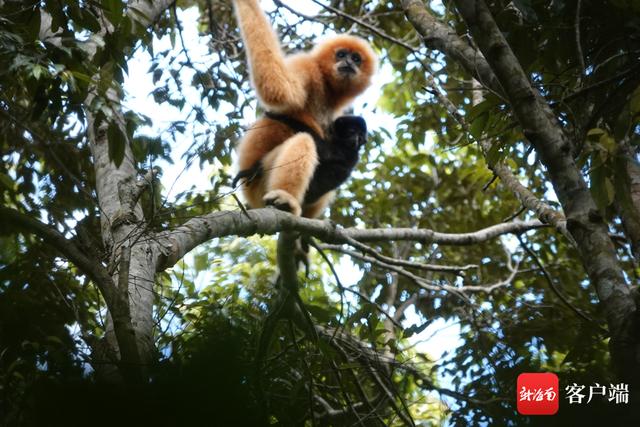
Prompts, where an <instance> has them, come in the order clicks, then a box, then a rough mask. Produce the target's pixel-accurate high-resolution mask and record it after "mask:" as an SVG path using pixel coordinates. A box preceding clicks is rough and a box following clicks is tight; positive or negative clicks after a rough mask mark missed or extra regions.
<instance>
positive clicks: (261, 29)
mask: <svg viewBox="0 0 640 427" xmlns="http://www.w3.org/2000/svg"><path fill="white" fill-rule="evenodd" d="M233 3H234V5H235V11H236V17H237V19H238V24H239V26H240V31H241V33H242V39H243V40H244V44H245V49H246V51H247V59H248V62H249V71H250V73H251V78H252V80H253V85H254V87H255V90H256V92H257V93H258V97H259V98H260V100H261V101H262V102H263V103H264V104H265V105H266V106H267V108H269V107H270V108H271V109H274V110H276V111H278V112H286V111H290V110H300V109H302V108H303V107H304V105H305V102H306V100H307V91H306V88H305V81H306V77H307V76H306V75H304V73H299V72H297V73H295V74H294V73H292V72H291V71H290V70H288V69H287V65H286V64H285V60H284V55H283V53H282V49H281V47H280V42H279V41H278V38H277V36H276V33H275V32H274V30H273V28H271V24H269V21H268V20H267V17H266V16H265V14H264V12H263V11H262V10H261V9H260V5H259V3H258V1H257V0H234V1H233Z"/></svg>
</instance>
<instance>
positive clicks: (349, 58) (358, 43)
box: [312, 34, 378, 96]
mask: <svg viewBox="0 0 640 427" xmlns="http://www.w3.org/2000/svg"><path fill="white" fill-rule="evenodd" d="M312 55H313V57H314V59H315V61H316V63H317V64H318V66H319V68H320V70H321V71H322V74H323V76H324V78H325V81H326V82H327V83H329V85H330V86H331V87H333V88H334V90H336V91H339V92H341V93H342V94H344V95H345V96H355V95H357V94H359V93H362V91H363V90H364V89H366V87H367V86H369V82H370V80H371V76H372V75H373V74H374V73H375V71H376V69H377V63H378V59H377V58H376V55H375V53H374V52H373V50H372V49H371V46H370V45H369V43H367V42H366V41H365V40H363V39H361V38H359V37H354V36H350V35H345V34H343V35H338V36H333V37H331V38H329V39H327V40H324V41H322V42H320V43H319V44H318V45H317V46H316V47H315V48H314V50H313V53H312Z"/></svg>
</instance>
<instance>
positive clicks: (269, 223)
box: [155, 208, 546, 271]
mask: <svg viewBox="0 0 640 427" xmlns="http://www.w3.org/2000/svg"><path fill="white" fill-rule="evenodd" d="M543 227H546V225H544V224H543V223H541V222H540V221H527V222H510V223H505V224H497V225H494V226H491V227H487V228H485V229H482V230H478V231H475V232H472V233H460V234H456V233H439V232H436V231H433V230H428V229H415V228H386V229H369V230H365V229H357V228H347V229H344V228H338V227H336V225H335V224H332V223H331V222H328V221H321V220H316V219H308V218H299V217H295V216H293V215H290V214H288V213H285V212H281V211H278V210H276V209H270V208H266V209H252V210H250V211H247V212H246V213H244V212H240V211H222V212H215V213H211V214H208V215H204V216H199V217H196V218H192V219H190V220H189V221H187V222H186V223H185V224H183V225H182V226H180V227H177V228H175V229H173V230H169V231H164V232H161V233H158V234H157V235H156V236H155V240H156V241H157V242H158V244H159V245H160V246H161V248H162V253H163V257H160V259H159V261H158V265H157V270H158V271H162V270H164V269H165V268H168V267H170V266H172V265H174V264H175V263H176V262H178V261H179V260H180V259H181V258H182V257H183V256H184V255H185V254H186V253H187V252H189V251H191V250H192V249H194V248H195V247H196V246H198V245H200V244H202V243H205V242H207V241H209V240H211V239H214V238H216V237H224V236H231V235H237V236H244V237H246V236H251V235H253V234H275V233H277V232H280V231H282V230H292V231H297V232H300V233H302V234H305V235H309V236H313V237H316V238H318V239H320V240H322V241H324V242H327V243H348V242H349V239H353V240H356V241H358V242H376V241H390V240H408V241H414V242H420V243H437V244H440V245H453V246H465V245H472V244H477V243H481V242H484V241H487V240H490V239H493V238H495V237H498V236H500V235H503V234H510V233H512V234H518V233H523V232H525V231H529V230H533V229H537V228H543Z"/></svg>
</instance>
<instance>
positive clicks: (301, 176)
mask: <svg viewBox="0 0 640 427" xmlns="http://www.w3.org/2000/svg"><path fill="white" fill-rule="evenodd" d="M233 3H234V6H235V12H236V17H237V19H238V23H239V26H240V30H241V33H242V39H243V40H244V44H245V49H246V52H247V59H248V64H249V72H250V75H251V81H252V83H253V87H254V88H255V90H256V92H257V95H258V99H259V101H260V102H261V104H262V106H263V107H264V108H265V110H267V111H268V112H270V113H274V114H277V115H286V116H287V117H290V118H292V119H294V120H296V121H298V122H301V123H303V124H304V125H306V126H308V127H309V128H310V129H312V130H313V131H314V132H315V133H316V134H317V135H318V136H320V137H321V138H324V136H325V133H326V131H327V130H328V129H329V127H330V126H331V124H332V123H333V121H334V119H335V118H336V117H337V116H339V115H340V114H341V113H342V111H343V110H344V109H345V108H346V107H347V106H348V105H349V104H350V103H351V102H352V101H353V99H354V98H355V97H356V96H357V95H359V94H361V93H362V92H363V91H364V90H365V89H366V88H367V87H368V86H369V84H370V82H371V77H372V75H373V74H374V73H375V71H376V69H377V58H376V55H375V53H374V52H373V50H372V49H371V46H370V45H369V44H368V43H367V42H366V41H365V40H363V39H361V38H358V37H354V36H349V35H338V36H334V37H332V38H329V39H327V40H325V41H323V42H321V43H320V44H318V45H317V46H315V47H314V48H313V49H312V50H310V51H308V52H302V53H297V54H294V55H289V56H286V57H285V56H284V55H283V53H282V49H281V47H280V43H279V41H278V38H277V36H276V34H275V32H274V30H273V28H272V27H271V25H270V24H269V22H268V20H267V17H266V16H265V14H264V12H262V10H261V8H260V5H259V3H258V1H257V0H234V1H233ZM237 151H238V163H239V164H238V166H239V168H238V169H239V170H240V171H245V170H249V169H252V168H255V166H256V165H257V164H258V163H259V162H260V163H261V167H262V171H263V173H261V174H260V175H259V176H256V177H255V179H248V180H246V181H245V185H244V186H243V193H244V196H245V199H246V201H247V203H248V204H249V206H250V207H252V208H258V207H263V206H265V205H272V206H275V207H277V208H279V209H283V210H286V211H289V212H291V213H293V214H294V215H303V216H305V217H310V218H314V217H317V216H319V215H320V214H321V213H322V211H323V210H324V209H325V207H326V206H327V205H328V204H329V203H330V202H331V199H332V197H333V191H330V192H328V193H326V194H324V195H323V196H322V197H320V198H319V199H317V200H316V201H314V202H313V203H310V204H304V196H305V192H306V191H307V188H308V186H309V182H310V180H311V178H312V176H313V174H314V171H315V169H316V166H317V165H318V156H317V153H316V144H315V142H314V138H313V136H312V135H310V134H309V133H306V132H297V133H296V132H295V131H294V130H292V129H291V128H290V127H289V126H287V125H286V124H284V123H283V122H282V121H279V120H274V119H272V118H269V117H263V118H260V119H259V120H258V121H257V122H256V123H255V124H254V125H253V126H252V127H251V128H250V129H249V130H248V131H247V133H246V135H245V136H244V138H243V139H242V141H241V142H240V144H239V145H238V149H237Z"/></svg>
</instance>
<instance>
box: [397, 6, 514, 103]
mask: <svg viewBox="0 0 640 427" xmlns="http://www.w3.org/2000/svg"><path fill="white" fill-rule="evenodd" d="M402 9H403V10H404V12H405V15H406V16H407V19H409V22H411V24H412V25H413V27H414V28H415V29H416V30H417V31H418V33H420V35H421V36H422V38H423V40H424V43H425V45H426V46H427V47H429V48H430V49H434V50H438V51H441V52H443V53H445V54H447V55H448V56H450V57H451V58H452V59H455V60H456V61H457V62H458V63H459V64H460V65H462V66H463V67H464V68H465V69H466V70H467V72H469V73H470V74H471V75H472V76H473V77H474V78H475V79H476V80H478V81H479V82H480V83H481V84H482V85H483V86H484V87H486V88H487V89H489V90H491V91H492V92H495V93H497V94H499V95H502V94H503V93H504V91H503V89H502V86H501V84H500V82H499V81H498V79H497V77H496V75H495V74H494V73H493V70H491V67H490V66H489V64H488V63H487V61H486V60H485V58H484V56H482V53H480V52H478V51H477V50H476V49H474V48H473V47H471V46H470V45H469V43H468V42H466V41H464V40H462V38H460V37H459V36H458V35H457V34H456V32H455V30H454V29H453V28H451V27H449V26H448V25H446V24H443V23H442V22H440V21H438V20H437V19H436V18H435V17H434V16H433V15H431V13H429V11H428V10H427V8H426V6H425V4H424V2H423V1H422V0H402Z"/></svg>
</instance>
